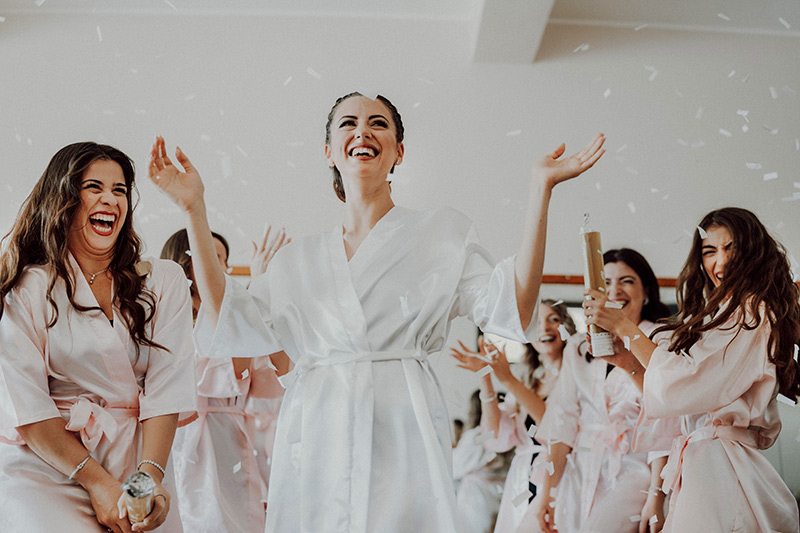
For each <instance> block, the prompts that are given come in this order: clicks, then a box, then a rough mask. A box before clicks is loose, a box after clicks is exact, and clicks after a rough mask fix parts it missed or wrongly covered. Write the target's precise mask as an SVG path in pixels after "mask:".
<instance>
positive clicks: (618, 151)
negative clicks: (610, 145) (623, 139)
mask: <svg viewBox="0 0 800 533" xmlns="http://www.w3.org/2000/svg"><path fill="white" fill-rule="evenodd" d="M627 147H628V145H627V144H623V145H622V146H620V147H619V148H617V153H620V152H621V151H623V150H625V149H626V148H627Z"/></svg>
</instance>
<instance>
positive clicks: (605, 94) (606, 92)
mask: <svg viewBox="0 0 800 533" xmlns="http://www.w3.org/2000/svg"><path fill="white" fill-rule="evenodd" d="M610 94H611V89H606V90H605V92H604V93H603V98H608V95H610Z"/></svg>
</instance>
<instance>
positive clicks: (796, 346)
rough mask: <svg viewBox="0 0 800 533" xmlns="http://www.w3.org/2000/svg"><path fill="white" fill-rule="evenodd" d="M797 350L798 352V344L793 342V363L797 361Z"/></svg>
mask: <svg viewBox="0 0 800 533" xmlns="http://www.w3.org/2000/svg"><path fill="white" fill-rule="evenodd" d="M798 352H800V346H798V345H796V344H795V345H794V362H795V363H797V362H798V361H797V355H798Z"/></svg>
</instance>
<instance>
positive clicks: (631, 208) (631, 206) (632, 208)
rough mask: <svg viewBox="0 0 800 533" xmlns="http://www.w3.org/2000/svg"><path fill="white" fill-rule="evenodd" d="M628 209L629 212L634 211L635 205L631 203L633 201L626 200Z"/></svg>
mask: <svg viewBox="0 0 800 533" xmlns="http://www.w3.org/2000/svg"><path fill="white" fill-rule="evenodd" d="M628 209H630V211H631V213H636V206H635V205H633V202H628Z"/></svg>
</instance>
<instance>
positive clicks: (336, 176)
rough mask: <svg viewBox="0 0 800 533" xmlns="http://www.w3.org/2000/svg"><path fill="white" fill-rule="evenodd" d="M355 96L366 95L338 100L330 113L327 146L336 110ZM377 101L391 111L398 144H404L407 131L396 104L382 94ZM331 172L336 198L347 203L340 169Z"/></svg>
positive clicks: (326, 133) (349, 95)
mask: <svg viewBox="0 0 800 533" xmlns="http://www.w3.org/2000/svg"><path fill="white" fill-rule="evenodd" d="M353 96H364V95H363V94H361V93H360V92H352V93H349V94H346V95H344V96H342V97H341V98H339V99H338V100H336V103H334V104H333V107H332V108H331V111H330V113H328V122H327V123H326V124H325V144H326V145H329V144H330V143H331V124H332V123H333V115H335V114H336V109H338V107H339V105H340V104H341V103H342V102H344V101H345V100H347V99H348V98H352V97H353ZM375 100H380V101H381V103H383V105H385V106H386V107H387V108H388V109H389V112H390V113H391V115H392V122H394V128H395V131H396V137H395V138H396V139H397V143H398V144H399V143H401V142H403V137H404V135H405V129H404V128H403V119H402V118H401V117H400V112H399V111H398V110H397V108H396V107H395V106H394V104H393V103H392V102H390V101H389V99H388V98H386V97H385V96H383V95H381V94H379V95H378V96H377V97H375ZM331 170H332V171H333V190H334V192H335V193H336V196H337V197H338V198H339V200H341V201H343V202H346V201H347V199H346V198H345V194H344V184H343V183H342V175H341V174H340V173H339V169H338V168H336V167H335V166H334V167H333V168H332V169H331ZM393 172H394V165H392V169H391V170H390V171H389V173H390V174H391V173H393Z"/></svg>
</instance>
